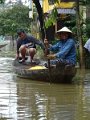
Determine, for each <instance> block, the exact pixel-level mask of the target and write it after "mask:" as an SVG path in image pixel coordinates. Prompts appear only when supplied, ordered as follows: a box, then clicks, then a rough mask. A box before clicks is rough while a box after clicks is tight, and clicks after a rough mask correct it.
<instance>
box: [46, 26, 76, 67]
mask: <svg viewBox="0 0 90 120" xmlns="http://www.w3.org/2000/svg"><path fill="white" fill-rule="evenodd" d="M56 34H57V35H58V37H59V40H58V42H57V43H56V44H54V45H52V46H50V47H49V48H48V49H49V51H52V52H53V54H49V55H47V56H46V57H47V59H50V65H51V66H53V65H56V64H58V63H62V64H65V65H74V66H75V64H76V47H75V41H74V39H73V37H72V31H71V30H70V29H68V28H67V27H63V28H62V29H60V30H58V31H57V33H56ZM44 44H47V41H44ZM45 66H46V67H48V63H45Z"/></svg>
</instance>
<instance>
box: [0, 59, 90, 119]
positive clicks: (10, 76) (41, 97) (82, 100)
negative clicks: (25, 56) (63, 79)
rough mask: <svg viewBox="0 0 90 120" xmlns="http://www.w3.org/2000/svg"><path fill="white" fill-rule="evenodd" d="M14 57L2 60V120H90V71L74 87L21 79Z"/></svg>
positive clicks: (0, 101) (0, 90) (0, 69)
mask: <svg viewBox="0 0 90 120" xmlns="http://www.w3.org/2000/svg"><path fill="white" fill-rule="evenodd" d="M13 60H14V58H12V57H0V118H1V119H0V120H90V70H84V71H81V70H79V71H78V75H77V76H80V78H79V77H77V78H75V80H77V79H78V81H80V82H76V83H73V84H53V83H51V84H50V83H45V82H37V81H32V80H28V79H21V78H18V77H17V76H16V75H15V73H14V72H13V66H12V62H13Z"/></svg>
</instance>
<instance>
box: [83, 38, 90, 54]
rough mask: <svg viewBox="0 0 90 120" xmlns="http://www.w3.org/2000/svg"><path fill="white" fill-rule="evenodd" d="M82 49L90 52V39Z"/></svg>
mask: <svg viewBox="0 0 90 120" xmlns="http://www.w3.org/2000/svg"><path fill="white" fill-rule="evenodd" d="M84 48H86V49H87V50H88V51H89V52H90V39H88V40H87V42H86V43H85V45H84Z"/></svg>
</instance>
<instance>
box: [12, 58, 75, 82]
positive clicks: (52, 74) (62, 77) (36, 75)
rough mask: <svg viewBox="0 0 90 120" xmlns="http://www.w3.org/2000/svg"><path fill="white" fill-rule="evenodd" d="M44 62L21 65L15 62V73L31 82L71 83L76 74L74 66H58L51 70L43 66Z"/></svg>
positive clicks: (36, 61) (37, 61)
mask: <svg viewBox="0 0 90 120" xmlns="http://www.w3.org/2000/svg"><path fill="white" fill-rule="evenodd" d="M43 62H44V61H41V62H40V61H39V60H35V63H30V62H26V63H22V64H21V63H19V62H18V60H14V62H13V66H14V71H15V73H16V74H17V76H18V77H22V78H28V79H30V80H36V81H45V82H51V83H70V82H72V79H73V77H74V76H75V74H76V68H75V67H74V66H65V65H60V64H58V65H56V66H54V67H51V68H50V69H48V68H46V67H45V66H44V65H42V63H43Z"/></svg>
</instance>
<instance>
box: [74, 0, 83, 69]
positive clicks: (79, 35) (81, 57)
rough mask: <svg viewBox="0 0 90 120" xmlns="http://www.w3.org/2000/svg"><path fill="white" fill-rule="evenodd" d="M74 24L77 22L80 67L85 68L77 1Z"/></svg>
mask: <svg viewBox="0 0 90 120" xmlns="http://www.w3.org/2000/svg"><path fill="white" fill-rule="evenodd" d="M76 12H77V13H76V18H77V19H76V20H77V21H76V22H77V36H78V40H79V54H80V67H81V68H85V62H84V52H83V40H82V35H81V29H80V10H79V0H77V5H76Z"/></svg>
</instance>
